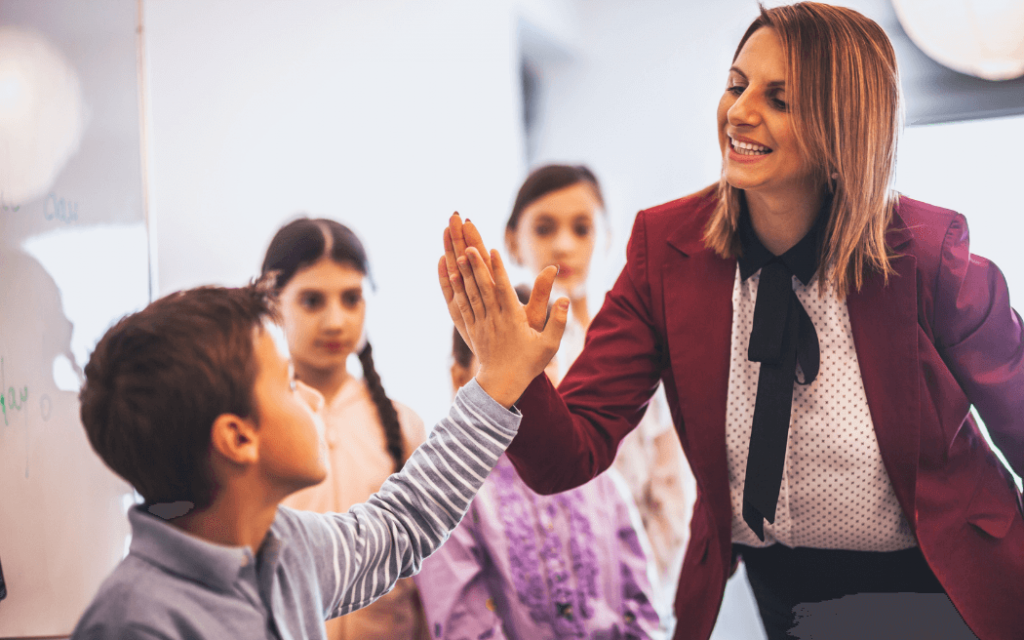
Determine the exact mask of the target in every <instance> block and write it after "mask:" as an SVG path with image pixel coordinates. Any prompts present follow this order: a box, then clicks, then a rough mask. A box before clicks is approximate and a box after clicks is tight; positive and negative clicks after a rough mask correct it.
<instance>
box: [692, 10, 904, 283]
mask: <svg viewBox="0 0 1024 640" xmlns="http://www.w3.org/2000/svg"><path fill="white" fill-rule="evenodd" d="M762 27H767V28H771V29H774V30H775V32H776V33H777V34H778V37H779V39H780V40H781V42H782V47H783V49H784V51H785V53H786V58H787V61H788V62H787V68H786V92H787V94H789V96H790V99H789V100H788V102H789V103H790V105H791V111H790V115H789V117H791V118H792V123H793V129H794V131H795V132H796V139H797V143H798V145H799V148H800V150H801V152H802V153H803V154H804V155H805V157H807V158H808V159H809V160H810V162H811V163H813V164H814V165H815V166H816V167H817V169H818V174H819V175H818V180H820V183H822V184H825V185H827V188H828V191H829V193H830V194H831V197H832V205H831V215H830V217H829V221H828V226H827V228H826V232H825V237H824V240H823V244H822V247H821V262H820V264H821V271H820V273H819V277H820V278H821V279H822V282H823V283H826V284H829V285H831V287H832V289H833V290H834V291H835V293H836V295H837V296H839V298H840V299H842V298H844V297H845V296H846V294H847V293H848V292H849V291H850V289H851V286H852V287H853V288H855V289H857V290H859V289H860V287H861V285H862V284H863V282H864V275H865V273H866V272H867V271H868V270H875V271H877V272H879V273H881V274H882V275H883V277H884V278H885V280H886V281H888V278H889V276H890V275H891V274H892V273H893V270H892V266H891V264H890V258H891V253H890V251H889V249H888V248H887V247H886V244H885V231H886V228H887V226H888V224H889V221H890V219H891V217H892V212H893V210H894V208H895V205H896V202H897V199H898V197H899V196H898V194H897V193H896V192H895V190H894V189H893V179H894V177H895V166H896V143H897V137H898V133H899V128H900V124H901V121H902V108H903V107H902V98H901V96H900V83H899V73H898V70H897V68H896V55H895V53H894V52H893V48H892V44H891V43H890V42H889V38H888V37H887V36H886V35H885V32H884V31H882V28H881V27H879V26H878V25H877V24H876V23H875V22H873V21H872V20H870V19H868V18H866V17H864V16H863V15H861V14H860V13H857V12H856V11H854V10H852V9H847V8H844V7H835V6H830V5H826V4H819V3H816V2H798V3H796V4H793V5H789V6H781V7H774V8H771V9H766V8H765V7H764V6H763V5H762V6H761V15H760V16H758V18H757V19H756V20H754V22H753V23H751V25H750V27H749V28H747V31H746V33H745V34H744V35H743V38H742V39H741V40H740V43H739V46H738V47H736V53H735V55H734V56H733V61H735V60H736V58H737V57H739V54H740V51H741V50H742V49H743V45H744V44H746V42H747V40H748V39H749V38H750V36H751V35H753V33H754V32H755V31H757V30H758V29H760V28H762ZM742 198H743V192H742V190H740V189H736V188H734V187H732V186H730V185H729V184H728V183H727V182H726V181H725V177H724V175H723V177H722V178H721V180H720V181H719V183H718V203H717V205H716V207H715V210H714V212H713V214H712V216H711V219H710V220H709V221H708V224H707V227H706V229H705V233H704V241H705V245H706V246H707V247H708V248H710V249H713V250H714V251H715V252H716V253H718V254H719V255H721V256H722V257H731V256H735V255H737V254H739V253H740V244H739V234H738V233H737V228H738V223H739V213H740V207H741V206H742V202H743V201H742ZM827 288H828V287H822V288H821V291H822V294H824V292H825V290H826V289H827Z"/></svg>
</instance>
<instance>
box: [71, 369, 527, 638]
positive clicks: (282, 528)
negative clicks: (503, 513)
mask: <svg viewBox="0 0 1024 640" xmlns="http://www.w3.org/2000/svg"><path fill="white" fill-rule="evenodd" d="M520 419H521V415H520V414H519V413H518V411H516V410H515V409H513V410H512V411H509V410H506V409H505V408H504V407H502V406H501V405H499V404H498V403H497V402H495V401H494V400H492V399H491V398H490V397H489V396H488V395H487V394H486V393H485V392H484V391H483V389H481V388H480V386H479V385H478V384H477V383H476V380H473V381H472V382H470V384H468V385H466V386H465V387H464V388H463V389H462V390H461V391H459V393H458V395H457V396H456V399H455V402H454V403H453V404H452V408H451V410H450V411H449V413H448V416H447V417H446V418H444V419H443V420H441V422H439V423H438V424H437V426H436V427H435V428H434V430H433V431H432V433H431V434H430V438H429V439H428V440H427V441H426V442H425V443H424V444H423V445H422V446H420V447H419V448H418V449H417V450H416V451H415V452H414V453H413V455H412V456H411V457H410V458H409V461H408V462H407V463H406V464H405V467H404V468H403V469H402V471H401V472H399V473H396V474H394V475H392V476H391V477H390V478H389V479H388V481H387V482H385V483H384V485H383V486H382V487H381V489H380V491H379V492H377V493H376V494H374V495H372V496H370V498H369V499H368V500H367V501H366V502H364V503H362V504H358V505H355V506H353V507H352V509H351V510H349V512H348V513H331V514H318V513H312V512H305V511H295V510H292V509H288V508H286V507H279V509H278V514H277V517H276V518H275V520H274V523H273V524H272V525H271V527H270V531H269V532H268V533H267V537H266V539H265V540H264V542H263V545H262V546H261V547H260V549H259V550H258V552H257V553H256V554H255V555H254V554H253V552H252V551H251V550H250V549H249V548H248V547H228V546H223V545H218V544H214V543H211V542H207V541H205V540H201V539H199V538H196V537H194V536H191V535H189V534H187V533H185V532H184V531H181V530H180V529H178V528H176V527H174V526H172V525H170V524H168V523H167V522H164V521H163V520H161V519H159V518H157V517H156V516H153V515H150V514H149V513H147V512H146V511H145V510H144V509H143V508H142V507H135V508H133V509H132V510H131V511H130V512H129V514H128V515H129V520H130V521H131V524H132V542H131V547H130V551H129V553H128V556H127V557H126V558H125V559H124V561H122V562H121V564H120V565H118V567H117V568H116V569H115V570H114V572H113V573H112V574H111V575H110V577H108V578H107V580H106V581H105V582H104V583H103V585H102V586H101V587H100V590H99V592H98V593H97V595H96V598H95V599H94V600H93V602H92V604H91V605H90V606H89V608H88V609H87V610H86V612H85V614H84V615H83V616H82V618H81V620H79V622H78V625H77V627H76V629H75V632H74V634H73V635H72V640H87V639H88V640H93V639H97V638H104V639H107V638H110V639H115V638H116V639H117V640H134V639H149V638H167V639H171V638H175V639H178V638H181V639H184V638H189V639H193V638H195V639H200V640H203V639H207V638H208V639H210V640H213V639H217V640H222V639H224V638H247V639H249V638H274V639H281V640H291V639H300V638H302V639H306V638H317V639H322V638H325V634H324V624H323V623H324V620H325V619H327V618H331V617H334V616H339V615H343V614H346V613H349V612H351V611H354V610H356V609H359V608H361V607H365V606H366V605H368V604H370V603H371V602H373V601H374V600H376V599H377V598H378V597H380V596H381V595H383V594H384V593H387V592H388V591H389V590H390V589H391V588H392V587H393V586H394V584H395V581H396V580H398V579H399V578H405V577H408V576H411V575H413V574H414V573H416V572H417V571H419V569H420V564H421V562H422V560H423V558H425V557H427V556H429V555H430V554H431V553H433V552H434V551H435V550H436V549H437V548H438V547H439V546H440V545H441V543H442V542H443V541H444V540H445V539H447V537H448V534H449V532H450V531H451V530H452V529H454V528H455V526H456V525H457V524H458V523H459V521H460V520H461V519H462V516H463V515H464V514H465V512H466V509H467V508H468V507H469V503H470V501H471V500H472V498H473V496H474V495H475V494H476V492H477V490H478V489H479V488H480V486H481V485H482V484H483V482H484V480H485V479H486V478H487V475H488V474H489V473H490V471H491V468H492V467H493V466H494V464H495V462H496V461H497V460H498V457H499V456H500V455H501V454H502V452H503V451H504V450H505V448H506V447H507V446H508V445H509V443H510V442H511V441H512V438H513V437H514V436H515V434H516V431H517V429H518V428H519V421H520Z"/></svg>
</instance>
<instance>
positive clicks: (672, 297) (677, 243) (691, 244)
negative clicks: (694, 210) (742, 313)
mask: <svg viewBox="0 0 1024 640" xmlns="http://www.w3.org/2000/svg"><path fill="white" fill-rule="evenodd" d="M697 218H698V220H699V221H700V222H703V219H704V218H703V216H699V217H697ZM701 226H703V225H701ZM680 231H682V230H680ZM681 236H682V237H681ZM701 237H702V234H701V233H699V231H698V232H696V233H694V232H692V231H691V232H689V233H681V232H677V233H674V234H672V235H671V236H670V237H669V238H668V243H669V244H670V245H671V246H672V247H673V248H674V249H675V251H669V253H668V256H667V257H668V259H667V260H666V262H665V264H664V265H663V267H662V274H661V275H662V282H663V291H662V295H663V299H664V301H665V324H666V327H665V330H666V336H667V340H668V351H669V354H670V356H671V360H672V375H673V376H674V378H675V386H676V389H677V392H678V396H679V410H680V413H681V414H682V418H683V430H684V433H683V436H684V438H685V440H686V443H687V445H688V453H689V454H690V465H691V468H692V469H693V472H694V475H695V476H696V477H697V478H698V479H699V480H700V481H701V490H702V492H704V494H705V499H707V500H708V501H709V503H710V506H711V507H712V510H713V512H714V513H715V516H716V521H717V522H716V524H717V525H718V526H719V527H720V528H721V527H723V526H724V527H729V526H731V524H730V523H731V515H730V514H731V506H730V502H729V474H728V468H729V466H728V460H727V456H726V445H725V412H726V405H727V403H728V394H729V360H730V344H731V343H730V339H731V335H732V285H733V279H734V278H735V273H736V260H735V259H731V260H723V259H722V258H720V257H718V256H717V255H715V254H714V253H713V252H712V251H709V250H707V249H705V248H704V246H703V241H702V240H701ZM684 238H685V239H684Z"/></svg>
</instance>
